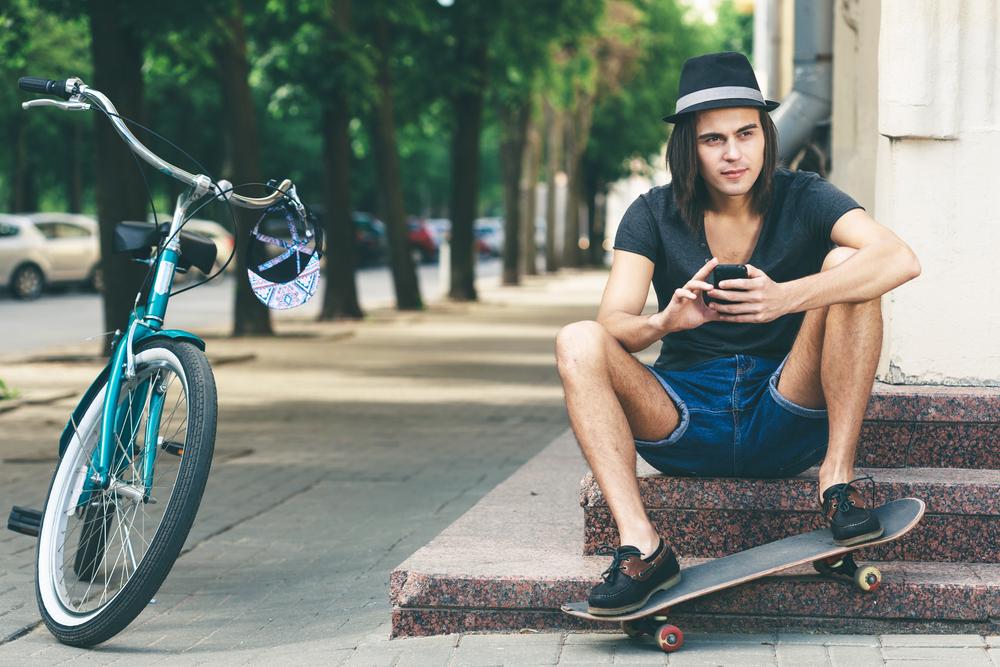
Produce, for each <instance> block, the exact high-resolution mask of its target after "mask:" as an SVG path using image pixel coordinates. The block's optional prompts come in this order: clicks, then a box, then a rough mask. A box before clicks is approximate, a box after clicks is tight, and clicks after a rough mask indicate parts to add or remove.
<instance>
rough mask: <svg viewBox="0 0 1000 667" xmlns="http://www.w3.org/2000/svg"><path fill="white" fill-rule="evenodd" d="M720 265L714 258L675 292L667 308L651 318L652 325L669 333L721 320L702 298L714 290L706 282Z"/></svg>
mask: <svg viewBox="0 0 1000 667" xmlns="http://www.w3.org/2000/svg"><path fill="white" fill-rule="evenodd" d="M718 264H719V260H718V259H716V258H715V257H713V258H712V259H710V260H709V261H708V262H706V263H705V265H704V266H703V267H701V268H700V269H699V270H698V272H697V273H695V274H694V276H692V277H691V280H689V281H687V283H685V285H684V287H679V288H677V289H676V290H674V294H673V296H672V297H671V298H670V303H668V304H667V307H666V308H664V309H663V310H661V311H660V312H658V313H655V314H653V315H651V316H650V318H649V321H650V324H652V325H653V326H655V327H657V328H658V329H660V330H662V331H665V332H668V333H669V332H671V331H685V330H687V329H695V328H697V327H700V326H701V325H702V324H704V323H705V322H713V321H716V320H719V319H721V318H720V316H719V313H717V312H716V311H714V310H712V309H711V308H709V307H708V306H707V305H706V304H705V302H704V301H703V300H702V297H701V295H702V293H703V292H707V291H709V290H712V289H714V286H713V285H711V284H710V283H708V282H706V281H707V279H708V276H709V275H710V274H711V273H712V271H713V269H715V267H716V266H717V265H718Z"/></svg>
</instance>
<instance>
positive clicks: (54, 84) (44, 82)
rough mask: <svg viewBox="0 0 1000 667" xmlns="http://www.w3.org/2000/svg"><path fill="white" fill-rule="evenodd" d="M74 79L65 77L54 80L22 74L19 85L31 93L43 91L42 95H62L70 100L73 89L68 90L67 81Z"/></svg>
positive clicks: (18, 81)
mask: <svg viewBox="0 0 1000 667" xmlns="http://www.w3.org/2000/svg"><path fill="white" fill-rule="evenodd" d="M70 81H73V79H63V80H62V81H53V80H52V79H42V78H40V77H37V76H22V77H21V78H20V79H18V80H17V86H18V88H20V89H21V90H24V91H27V92H29V93H41V94H42V95H55V96H56V97H61V98H63V99H64V100H68V99H69V98H70V97H72V96H73V91H72V89H70V90H67V85H66V84H67V83H69V82H70Z"/></svg>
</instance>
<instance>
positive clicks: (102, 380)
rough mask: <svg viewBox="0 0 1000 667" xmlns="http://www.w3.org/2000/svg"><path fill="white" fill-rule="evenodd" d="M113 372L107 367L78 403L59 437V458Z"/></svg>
mask: <svg viewBox="0 0 1000 667" xmlns="http://www.w3.org/2000/svg"><path fill="white" fill-rule="evenodd" d="M110 372H111V368H110V366H105V367H104V368H103V369H101V372H100V373H99V374H98V376H97V377H96V378H94V381H93V382H92V383H90V386H89V387H87V391H85V392H84V393H83V397H82V398H81V399H80V402H79V403H77V405H76V408H75V409H74V410H73V414H72V415H71V416H70V418H69V421H67V422H66V426H65V427H63V431H62V435H60V436H59V458H60V459H61V458H62V455H63V452H65V451H66V447H67V446H69V441H70V438H72V437H73V429H74V426H73V425H74V424H79V423H80V420H81V419H83V413H84V412H86V411H87V407H88V406H89V405H90V403H91V401H93V400H94V397H95V396H97V394H98V392H99V391H101V388H102V387H104V385H105V384H107V382H108V375H109V374H110Z"/></svg>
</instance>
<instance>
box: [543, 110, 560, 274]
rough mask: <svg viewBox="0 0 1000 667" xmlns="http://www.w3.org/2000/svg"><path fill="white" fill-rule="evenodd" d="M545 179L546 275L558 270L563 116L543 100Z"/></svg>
mask: <svg viewBox="0 0 1000 667" xmlns="http://www.w3.org/2000/svg"><path fill="white" fill-rule="evenodd" d="M545 125H546V128H547V131H546V151H547V153H548V159H547V162H546V166H547V171H548V173H547V174H546V179H547V181H546V182H547V185H548V187H547V188H546V190H545V270H546V271H547V272H548V273H552V272H554V271H558V270H559V253H558V252H557V248H556V188H557V187H558V182H559V179H558V178H557V175H558V174H559V168H560V166H561V165H562V158H563V144H562V136H563V128H562V126H563V114H562V112H560V111H559V110H557V109H556V108H555V107H553V106H552V104H551V103H550V102H549V101H548V100H545Z"/></svg>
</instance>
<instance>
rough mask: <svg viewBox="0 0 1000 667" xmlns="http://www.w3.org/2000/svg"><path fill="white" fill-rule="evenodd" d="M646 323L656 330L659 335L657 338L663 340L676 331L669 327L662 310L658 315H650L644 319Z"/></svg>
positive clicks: (668, 321)
mask: <svg viewBox="0 0 1000 667" xmlns="http://www.w3.org/2000/svg"><path fill="white" fill-rule="evenodd" d="M646 322H647V323H648V324H649V325H650V326H651V327H653V329H655V330H656V332H657V333H658V334H659V336H658V337H659V338H663V337H664V336H666V335H667V334H672V333H674V332H675V331H676V329H675V328H674V327H672V326H670V320H668V319H667V318H666V317H665V316H664V314H663V311H662V310H661V311H660V312H658V313H653V314H652V315H650V316H649V317H648V318H647V319H646Z"/></svg>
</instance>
